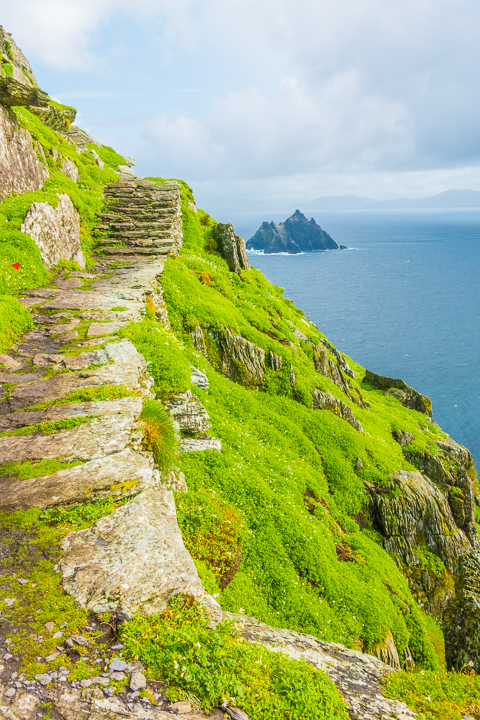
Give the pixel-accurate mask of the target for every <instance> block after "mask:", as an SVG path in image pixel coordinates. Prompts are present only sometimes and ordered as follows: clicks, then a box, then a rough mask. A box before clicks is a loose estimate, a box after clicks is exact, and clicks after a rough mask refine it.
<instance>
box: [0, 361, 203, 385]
mask: <svg viewBox="0 0 480 720" xmlns="http://www.w3.org/2000/svg"><path fill="white" fill-rule="evenodd" d="M0 360H1V355H0ZM190 370H191V371H192V378H191V382H192V384H193V385H196V386H197V387H199V388H202V389H204V390H208V377H207V376H206V375H205V373H203V372H202V371H201V370H199V369H198V368H196V367H193V365H191V366H190Z"/></svg>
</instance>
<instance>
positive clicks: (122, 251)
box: [102, 243, 173, 255]
mask: <svg viewBox="0 0 480 720" xmlns="http://www.w3.org/2000/svg"><path fill="white" fill-rule="evenodd" d="M172 247H173V243H172V244H171V245H169V246H168V247H165V248H158V247H135V248H132V247H125V246H124V245H123V246H122V245H120V246H118V245H117V246H116V247H104V248H102V252H104V253H107V254H108V255H131V254H132V250H133V249H134V250H135V252H136V253H138V254H139V255H168V253H169V252H170V251H171V248H172Z"/></svg>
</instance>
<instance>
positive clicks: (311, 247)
mask: <svg viewBox="0 0 480 720" xmlns="http://www.w3.org/2000/svg"><path fill="white" fill-rule="evenodd" d="M247 249H248V250H263V252H265V253H279V252H285V253H292V254H295V253H300V252H313V251H315V250H338V249H339V246H338V245H337V243H336V242H335V240H333V239H332V238H331V237H330V235H329V234H328V233H327V232H325V230H322V228H321V227H320V225H317V223H316V222H315V220H314V219H313V218H310V220H307V218H306V217H305V215H303V213H301V212H300V210H295V212H294V213H293V215H292V216H291V217H289V218H288V219H287V220H285V222H283V223H279V224H278V225H276V224H275V223H274V222H271V223H267V222H264V223H262V225H261V226H260V228H259V229H258V230H257V232H256V233H255V235H253V237H251V238H250V240H249V241H248V242H247Z"/></svg>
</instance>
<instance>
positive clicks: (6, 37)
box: [0, 25, 37, 85]
mask: <svg viewBox="0 0 480 720" xmlns="http://www.w3.org/2000/svg"><path fill="white" fill-rule="evenodd" d="M0 51H1V53H2V54H3V55H4V57H8V59H9V61H10V63H11V64H12V65H13V67H14V68H15V69H16V70H18V71H20V73H21V77H22V78H23V82H25V83H27V84H29V85H32V84H33V85H36V84H37V80H36V78H35V75H34V74H33V70H32V68H31V65H30V63H29V62H28V60H27V58H26V57H25V55H24V54H23V53H22V51H21V50H20V48H19V47H18V45H17V44H16V42H15V40H14V39H13V37H12V36H11V34H10V33H8V32H6V31H5V30H4V29H3V27H2V26H1V25H0Z"/></svg>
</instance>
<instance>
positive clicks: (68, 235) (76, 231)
mask: <svg viewBox="0 0 480 720" xmlns="http://www.w3.org/2000/svg"><path fill="white" fill-rule="evenodd" d="M20 230H21V231H22V232H24V233H26V234H27V235H30V237H31V238H32V239H33V240H34V241H35V243H36V245H37V247H38V249H39V250H40V255H41V258H42V260H43V262H44V264H45V265H46V266H47V267H48V268H50V267H51V266H52V265H56V264H57V263H58V261H59V260H75V261H76V262H77V263H78V264H79V265H80V267H82V268H84V267H85V258H84V257H83V253H82V248H81V244H80V217H79V215H78V213H77V211H76V210H75V208H74V207H73V203H72V201H71V200H70V197H69V196H68V195H66V194H65V193H62V194H61V195H60V201H59V203H58V205H57V207H56V208H53V207H52V206H51V205H50V203H48V202H44V203H38V202H37V203H33V205H30V207H29V208H28V210H27V214H26V215H25V220H24V221H23V223H22V225H21V227H20Z"/></svg>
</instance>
